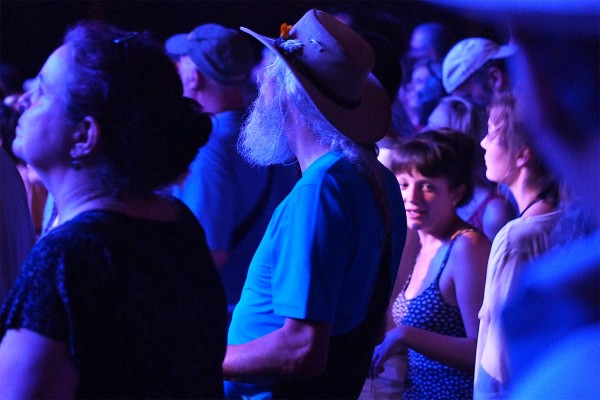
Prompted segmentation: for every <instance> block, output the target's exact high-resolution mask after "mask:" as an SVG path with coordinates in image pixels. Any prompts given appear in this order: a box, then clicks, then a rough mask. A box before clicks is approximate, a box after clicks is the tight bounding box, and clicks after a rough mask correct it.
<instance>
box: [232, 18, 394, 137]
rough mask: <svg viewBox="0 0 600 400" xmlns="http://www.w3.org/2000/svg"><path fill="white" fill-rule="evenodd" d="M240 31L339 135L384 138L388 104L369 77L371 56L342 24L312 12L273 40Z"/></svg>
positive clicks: (362, 42)
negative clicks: (278, 63)
mask: <svg viewBox="0 0 600 400" xmlns="http://www.w3.org/2000/svg"><path fill="white" fill-rule="evenodd" d="M290 28H291V29H290ZM240 29H241V30H242V31H244V32H246V33H248V34H250V35H252V36H254V37H255V38H256V39H258V40H259V41H261V42H262V43H263V44H264V45H265V46H267V48H269V49H270V50H272V51H273V52H275V54H276V55H277V56H278V57H280V58H281V59H282V61H283V62H284V63H285V64H286V65H287V67H288V68H289V69H290V70H291V71H292V73H293V74H294V76H295V77H296V78H297V79H298V81H299V82H300V85H301V86H302V87H303V88H304V90H305V91H306V93H307V94H308V96H309V98H310V99H311V100H312V102H313V103H314V105H315V106H316V107H317V108H318V109H319V111H321V113H322V114H323V115H324V116H325V118H327V120H329V122H331V123H332V124H333V126H335V127H336V128H337V129H338V130H339V131H340V132H342V133H343V134H344V135H346V136H347V137H349V138H350V139H352V140H354V141H355V142H357V143H361V144H370V143H375V142H376V141H378V140H379V139H381V138H382V137H383V136H384V135H385V133H386V132H387V130H388V128H389V126H390V121H391V105H390V101H389V99H388V96H387V94H386V92H385V90H384V89H383V88H382V86H381V84H380V83H379V81H377V79H376V78H375V77H374V76H373V74H371V70H372V68H373V65H374V64H375V53H374V51H373V49H372V48H371V46H370V45H369V44H368V43H367V42H366V41H365V40H364V39H363V38H362V37H361V36H360V35H359V34H357V33H356V32H354V31H353V30H352V29H350V28H349V27H348V26H347V25H345V24H344V23H342V22H340V21H339V20H337V19H336V18H334V17H332V16H331V15H329V14H326V13H324V12H322V11H319V10H314V9H313V10H310V11H308V12H307V13H306V14H304V16H303V17H302V18H300V20H299V21H298V22H297V23H296V24H295V25H294V26H293V27H291V26H289V25H286V24H283V25H282V27H281V36H280V37H279V38H277V39H273V38H269V37H266V36H263V35H259V34H257V33H255V32H253V31H251V30H250V29H248V28H244V27H241V28H240Z"/></svg>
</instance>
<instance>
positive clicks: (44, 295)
mask: <svg viewBox="0 0 600 400" xmlns="http://www.w3.org/2000/svg"><path fill="white" fill-rule="evenodd" d="M63 289H64V257H63V255H62V252H61V251H60V250H59V246H56V243H55V241H54V240H52V239H49V240H48V239H46V238H43V239H41V240H40V242H38V243H37V244H36V246H35V247H34V248H33V250H32V251H31V253H30V255H29V257H28V258H27V260H26V261H25V264H24V265H23V268H22V270H21V273H20V275H19V278H18V279H17V281H16V282H15V285H14V286H13V289H12V290H11V292H10V295H9V297H8V299H7V300H6V302H5V304H4V306H3V309H2V319H1V320H2V327H1V328H2V329H1V331H2V335H4V333H5V332H6V330H8V329H18V328H26V329H29V330H31V331H33V332H36V333H39V334H41V335H43V336H46V337H49V338H51V339H55V340H60V341H63V342H68V337H69V329H68V322H67V320H68V318H67V313H66V308H65V304H66V297H67V296H66V293H64V290H63Z"/></svg>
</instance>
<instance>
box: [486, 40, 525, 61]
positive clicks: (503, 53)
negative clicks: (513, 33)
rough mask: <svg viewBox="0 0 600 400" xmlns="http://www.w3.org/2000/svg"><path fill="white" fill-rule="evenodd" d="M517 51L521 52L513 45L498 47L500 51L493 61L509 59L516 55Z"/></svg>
mask: <svg viewBox="0 0 600 400" xmlns="http://www.w3.org/2000/svg"><path fill="white" fill-rule="evenodd" d="M517 51H519V47H518V46H517V45H515V44H512V43H509V44H505V45H502V46H498V51H497V52H496V53H495V54H494V56H493V57H492V59H494V60H498V59H500V58H508V57H510V56H513V55H514V54H516V53H517Z"/></svg>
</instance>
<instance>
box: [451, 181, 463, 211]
mask: <svg viewBox="0 0 600 400" xmlns="http://www.w3.org/2000/svg"><path fill="white" fill-rule="evenodd" d="M465 190H466V188H465V185H460V186H459V187H457V188H456V189H455V190H454V192H453V193H452V205H453V206H454V207H456V206H457V205H458V203H460V201H461V200H462V198H463V196H464V195H465Z"/></svg>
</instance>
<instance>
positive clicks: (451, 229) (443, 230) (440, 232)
mask: <svg viewBox="0 0 600 400" xmlns="http://www.w3.org/2000/svg"><path fill="white" fill-rule="evenodd" d="M465 227H467V223H466V222H464V221H463V220H462V219H460V217H459V216H458V215H456V214H454V215H453V217H452V218H451V219H450V220H449V221H448V223H447V224H445V225H443V226H439V227H437V229H435V230H426V231H424V230H422V229H420V230H418V231H417V232H418V234H419V241H420V242H421V246H422V247H430V246H434V247H437V246H439V244H441V243H444V242H447V241H449V240H450V239H451V238H452V236H453V235H454V234H455V233H456V232H457V231H459V230H460V229H464V228H465Z"/></svg>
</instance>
